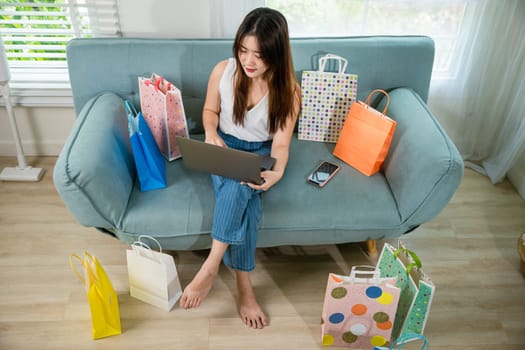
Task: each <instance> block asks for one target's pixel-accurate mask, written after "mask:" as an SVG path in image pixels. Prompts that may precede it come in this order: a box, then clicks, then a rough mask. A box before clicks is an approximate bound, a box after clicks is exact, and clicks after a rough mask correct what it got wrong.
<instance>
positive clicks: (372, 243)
mask: <svg viewBox="0 0 525 350" xmlns="http://www.w3.org/2000/svg"><path fill="white" fill-rule="evenodd" d="M366 252H367V253H368V256H369V257H371V258H376V257H377V242H376V240H375V239H369V240H367V241H366Z"/></svg>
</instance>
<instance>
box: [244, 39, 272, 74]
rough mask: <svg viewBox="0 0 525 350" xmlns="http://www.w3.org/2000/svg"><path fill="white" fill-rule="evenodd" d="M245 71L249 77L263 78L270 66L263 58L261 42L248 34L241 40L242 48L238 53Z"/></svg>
mask: <svg viewBox="0 0 525 350" xmlns="http://www.w3.org/2000/svg"><path fill="white" fill-rule="evenodd" d="M237 54H238V55H239V61H240V62H241V65H242V69H243V70H244V73H246V75H247V76H248V77H249V78H252V79H254V78H262V77H263V74H264V73H265V72H266V70H267V69H268V66H267V65H266V63H264V61H263V60H262V59H261V52H260V49H259V42H258V41H257V38H256V37H255V36H253V35H246V36H245V37H244V38H243V39H242V40H241V48H240V50H239V52H238V53H237Z"/></svg>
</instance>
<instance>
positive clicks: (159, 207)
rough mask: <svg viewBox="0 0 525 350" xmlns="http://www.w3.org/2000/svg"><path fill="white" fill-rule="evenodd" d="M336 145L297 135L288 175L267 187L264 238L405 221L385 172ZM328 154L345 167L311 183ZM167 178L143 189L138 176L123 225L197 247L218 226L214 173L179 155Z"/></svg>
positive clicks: (294, 238) (291, 238) (298, 237)
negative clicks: (368, 169) (354, 163)
mask: <svg viewBox="0 0 525 350" xmlns="http://www.w3.org/2000/svg"><path fill="white" fill-rule="evenodd" d="M192 137H195V135H194V136H192ZM333 146H334V145H328V144H324V143H319V142H311V141H300V140H298V139H297V137H296V136H294V137H293V140H292V145H291V150H290V160H289V163H288V167H287V169H286V174H285V176H284V178H283V179H282V180H281V181H280V182H279V183H278V184H277V185H275V186H274V187H273V188H272V189H271V190H270V191H268V192H265V193H263V194H262V217H261V222H260V232H259V235H260V245H274V243H278V244H285V243H286V242H294V243H295V244H298V243H301V244H305V245H307V244H315V243H316V242H315V241H312V239H311V238H309V235H308V232H316V233H315V235H316V236H317V237H319V238H321V239H323V236H322V233H323V232H329V231H340V232H341V235H342V236H341V237H340V239H341V241H348V238H346V239H343V236H344V234H349V231H363V232H365V231H372V232H373V231H375V232H377V231H383V230H385V229H386V230H387V231H388V230H398V229H399V227H400V223H401V221H400V216H399V213H398V210H397V207H396V203H395V201H394V198H393V196H392V193H391V191H390V188H389V186H388V183H387V182H386V180H385V177H384V175H383V174H382V173H378V174H376V175H374V176H372V177H367V176H364V175H362V174H361V173H359V172H358V171H357V170H355V169H353V168H352V167H350V166H348V165H346V164H344V163H343V162H341V161H339V160H338V159H336V158H334V156H332V154H331V153H332V150H333ZM322 160H329V161H332V162H334V163H337V164H340V165H341V170H340V173H338V174H337V175H336V176H335V177H334V178H333V180H332V181H331V182H330V183H329V184H328V185H327V186H326V187H324V188H323V189H319V188H317V187H315V186H312V185H309V184H307V183H306V176H307V175H308V173H309V172H311V171H312V170H313V169H314V167H315V166H316V165H317V164H318V163H319V162H321V161H322ZM167 179H168V187H167V188H166V189H164V190H160V191H149V192H140V190H139V187H138V184H137V183H136V184H135V186H134V189H133V193H132V196H131V198H130V202H129V205H128V209H127V213H126V215H125V217H124V218H123V220H122V222H121V224H120V227H119V230H120V231H122V232H125V233H127V234H129V235H136V234H141V233H144V232H146V233H149V234H152V235H155V236H156V237H162V238H163V239H164V240H166V239H169V238H179V239H181V238H184V239H186V240H187V242H188V243H187V244H189V245H192V247H187V248H188V249H189V248H192V249H193V248H194V245H195V244H197V242H199V239H200V238H199V235H201V234H208V233H209V232H210V231H211V224H212V218H213V208H214V195H213V188H212V184H211V178H210V175H209V174H207V173H202V172H196V171H193V170H188V169H186V168H185V167H184V164H183V161H182V160H180V159H179V160H175V161H172V162H171V163H169V164H168V167H167ZM342 188H344V189H345V191H342V190H341V189H342ZM338 203H341V205H338ZM343 203H344V204H343ZM364 203H366V205H364ZM372 208H373V209H372ZM272 232H274V233H279V237H278V239H279V240H278V241H275V239H271V240H269V239H268V240H266V239H265V238H269V237H268V234H270V235H271V233H272ZM345 232H346V233H345ZM396 232H397V231H396ZM302 237H304V239H303V238H302ZM325 239H326V237H325ZM333 239H336V240H337V237H334V238H333ZM321 241H322V240H321ZM264 242H267V243H266V244H265V243H264ZM179 245H180V244H179Z"/></svg>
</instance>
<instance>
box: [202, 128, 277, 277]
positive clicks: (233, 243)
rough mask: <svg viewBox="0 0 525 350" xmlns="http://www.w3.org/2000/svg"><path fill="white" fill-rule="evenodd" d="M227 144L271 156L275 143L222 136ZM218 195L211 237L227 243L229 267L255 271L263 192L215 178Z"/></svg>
mask: <svg viewBox="0 0 525 350" xmlns="http://www.w3.org/2000/svg"><path fill="white" fill-rule="evenodd" d="M219 135H220V136H221V137H222V139H223V140H224V142H225V143H226V145H228V147H230V148H235V149H240V150H243V151H248V152H253V153H256V154H262V155H269V154H270V151H271V141H265V142H248V141H243V140H240V139H238V138H236V137H234V136H231V135H228V134H225V133H222V132H221V131H220V130H219ZM211 177H212V182H213V190H214V192H215V211H214V214H213V226H212V231H211V236H212V238H213V239H216V240H218V241H220V242H223V243H227V244H228V249H227V250H226V253H225V254H224V257H223V262H224V264H225V265H226V266H228V267H230V268H232V269H234V270H241V271H251V270H253V269H254V268H255V248H256V244H257V231H258V226H259V219H260V216H261V198H260V192H261V191H256V190H253V189H252V188H250V187H249V186H247V185H241V184H240V183H239V181H237V180H232V179H229V178H225V177H222V176H217V175H212V176H211Z"/></svg>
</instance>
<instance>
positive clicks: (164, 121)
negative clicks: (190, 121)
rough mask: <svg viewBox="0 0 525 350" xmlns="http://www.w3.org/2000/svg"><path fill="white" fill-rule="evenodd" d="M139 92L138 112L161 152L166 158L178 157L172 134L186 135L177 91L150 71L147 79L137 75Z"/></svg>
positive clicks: (181, 106)
mask: <svg viewBox="0 0 525 350" xmlns="http://www.w3.org/2000/svg"><path fill="white" fill-rule="evenodd" d="M139 93H140V106H141V109H142V115H143V116H144V119H145V120H146V122H147V123H148V126H149V128H150V130H151V133H152V134H153V137H154V138H155V141H156V142H157V145H158V146H159V149H160V151H161V153H162V155H163V156H164V157H165V158H166V159H167V160H168V161H172V160H174V159H177V158H180V157H181V154H180V150H179V147H178V145H177V142H176V140H175V137H176V136H182V137H186V138H187V137H189V135H188V126H187V123H186V114H185V112H184V105H183V104H182V94H181V92H180V90H179V89H178V88H177V87H176V86H175V85H173V84H172V83H171V82H169V81H168V80H166V79H164V78H163V77H162V76H160V75H158V74H155V73H153V74H152V75H151V78H145V77H139Z"/></svg>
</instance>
